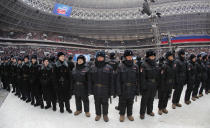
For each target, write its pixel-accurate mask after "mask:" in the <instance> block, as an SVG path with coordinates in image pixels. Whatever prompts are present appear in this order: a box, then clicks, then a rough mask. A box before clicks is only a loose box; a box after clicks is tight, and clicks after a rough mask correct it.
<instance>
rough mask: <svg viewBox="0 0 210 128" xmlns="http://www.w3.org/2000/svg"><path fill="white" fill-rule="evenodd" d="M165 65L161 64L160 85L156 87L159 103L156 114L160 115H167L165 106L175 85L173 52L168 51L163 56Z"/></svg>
mask: <svg viewBox="0 0 210 128" xmlns="http://www.w3.org/2000/svg"><path fill="white" fill-rule="evenodd" d="M165 59H166V61H165V63H164V64H163V66H162V68H161V72H160V75H161V80H160V81H161V84H160V85H159V87H158V97H159V102H158V108H159V111H158V114H159V115H162V113H165V114H167V113H168V110H167V109H166V108H167V104H168V99H169V97H170V95H171V92H172V88H173V86H174V84H175V66H176V65H175V64H174V55H173V52H171V51H168V52H167V53H166V54H165Z"/></svg>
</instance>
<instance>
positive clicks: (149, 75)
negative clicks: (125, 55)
mask: <svg viewBox="0 0 210 128" xmlns="http://www.w3.org/2000/svg"><path fill="white" fill-rule="evenodd" d="M155 56H156V53H155V52H154V51H153V50H148V51H147V52H146V58H145V61H144V62H143V63H142V66H141V69H140V72H141V80H142V82H141V83H142V84H141V86H142V87H141V89H142V91H141V92H142V98H141V108H140V118H141V119H144V118H145V111H146V109H147V114H148V115H150V116H154V115H155V114H154V112H153V101H154V97H155V95H156V90H157V86H158V77H159V74H158V73H159V68H158V66H157V64H156V59H155Z"/></svg>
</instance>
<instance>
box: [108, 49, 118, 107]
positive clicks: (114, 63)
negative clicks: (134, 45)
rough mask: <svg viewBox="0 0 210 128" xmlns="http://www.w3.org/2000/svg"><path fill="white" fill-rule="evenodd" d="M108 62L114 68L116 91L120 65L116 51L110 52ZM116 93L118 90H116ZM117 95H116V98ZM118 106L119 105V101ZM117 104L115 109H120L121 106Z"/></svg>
mask: <svg viewBox="0 0 210 128" xmlns="http://www.w3.org/2000/svg"><path fill="white" fill-rule="evenodd" d="M108 64H109V65H110V66H111V67H112V69H113V83H114V87H115V91H116V87H117V86H116V84H117V83H116V78H117V67H118V65H119V61H117V59H116V58H115V53H114V52H112V53H110V56H109V61H108ZM115 94H116V92H115ZM115 97H116V96H114V98H115ZM118 106H119V103H118ZM118 106H116V107H115V109H116V110H119V107H118Z"/></svg>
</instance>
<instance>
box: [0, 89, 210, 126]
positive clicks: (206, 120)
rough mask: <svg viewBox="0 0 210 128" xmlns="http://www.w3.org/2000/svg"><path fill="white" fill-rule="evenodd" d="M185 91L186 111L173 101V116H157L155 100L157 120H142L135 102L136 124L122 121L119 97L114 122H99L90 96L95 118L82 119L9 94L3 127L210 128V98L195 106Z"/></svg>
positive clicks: (1, 112)
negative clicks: (186, 99)
mask: <svg viewBox="0 0 210 128" xmlns="http://www.w3.org/2000/svg"><path fill="white" fill-rule="evenodd" d="M185 89H186V88H184V91H183V93H182V99H181V103H182V104H183V107H182V108H177V109H175V110H172V108H171V101H170V102H169V104H168V110H169V113H168V114H167V115H166V114H163V115H162V116H159V115H158V114H157V111H158V109H157V103H158V100H157V99H155V101H154V112H155V114H156V115H155V117H150V116H148V115H146V118H145V119H144V120H140V119H139V109H140V97H138V102H135V103H134V109H133V116H134V118H135V121H133V122H130V121H129V120H128V119H126V120H125V122H123V123H121V122H119V114H118V111H116V110H115V109H114V107H115V106H116V105H117V103H118V98H116V99H113V103H112V104H110V106H109V118H110V121H109V122H108V123H105V122H104V121H103V118H101V120H100V121H98V122H96V121H95V120H94V118H95V108H94V100H93V97H92V96H90V112H91V117H90V118H87V117H85V114H84V113H82V114H81V115H79V116H74V115H73V114H68V113H67V112H65V113H64V114H61V113H60V112H59V107H58V106H57V108H58V110H57V111H56V112H53V111H52V109H49V110H42V109H40V108H39V107H36V108H35V107H33V106H31V105H30V104H27V103H25V102H23V101H21V100H20V99H18V98H17V97H16V96H14V95H13V94H11V93H10V94H9V95H8V97H7V98H6V100H5V102H4V103H3V105H2V106H1V108H0V128H210V95H205V96H204V97H202V98H200V99H199V100H197V101H195V102H192V104H191V105H185V104H184V103H183V99H184V98H183V97H184V93H185ZM71 109H72V110H73V111H75V100H74V97H73V98H72V100H71Z"/></svg>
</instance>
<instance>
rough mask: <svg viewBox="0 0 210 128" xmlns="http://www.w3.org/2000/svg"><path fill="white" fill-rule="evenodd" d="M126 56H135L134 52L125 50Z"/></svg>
mask: <svg viewBox="0 0 210 128" xmlns="http://www.w3.org/2000/svg"><path fill="white" fill-rule="evenodd" d="M126 56H133V52H132V51H131V50H125V51H124V57H126Z"/></svg>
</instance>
